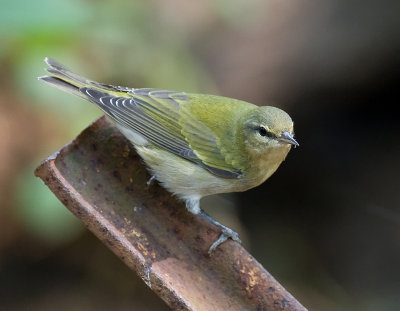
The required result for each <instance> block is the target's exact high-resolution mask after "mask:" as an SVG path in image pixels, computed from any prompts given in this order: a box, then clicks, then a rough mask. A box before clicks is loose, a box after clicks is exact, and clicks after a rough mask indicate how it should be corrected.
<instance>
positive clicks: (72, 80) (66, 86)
mask: <svg viewBox="0 0 400 311" xmlns="http://www.w3.org/2000/svg"><path fill="white" fill-rule="evenodd" d="M44 61H45V62H46V64H47V65H48V66H49V68H47V72H48V73H50V74H51V75H50V76H43V77H39V78H38V79H39V80H41V81H44V82H46V83H48V84H50V85H52V86H55V87H57V88H58V89H60V90H62V91H65V92H68V93H71V94H74V95H77V96H79V97H82V98H87V96H86V95H84V94H82V92H80V89H81V88H83V87H86V86H89V84H90V82H91V81H90V80H88V79H86V78H84V77H81V76H79V75H77V74H74V73H73V72H71V71H69V70H68V69H67V68H65V67H64V66H63V65H61V64H60V63H58V62H57V61H55V60H54V59H51V58H47V57H46V58H45V60H44Z"/></svg>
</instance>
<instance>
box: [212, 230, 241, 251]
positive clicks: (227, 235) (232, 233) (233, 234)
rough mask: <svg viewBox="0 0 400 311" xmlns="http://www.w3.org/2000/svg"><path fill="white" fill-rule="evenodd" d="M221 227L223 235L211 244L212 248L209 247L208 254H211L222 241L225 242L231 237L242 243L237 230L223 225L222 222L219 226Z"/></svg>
mask: <svg viewBox="0 0 400 311" xmlns="http://www.w3.org/2000/svg"><path fill="white" fill-rule="evenodd" d="M218 227H219V228H220V229H221V232H222V233H221V235H220V236H219V238H218V239H217V240H216V241H215V242H214V243H213V244H212V245H211V246H210V248H209V249H208V255H210V256H211V254H212V252H213V251H214V250H215V249H216V248H217V247H218V246H219V245H220V244H222V243H224V242H225V241H226V240H228V239H229V238H230V239H232V240H234V241H237V242H239V243H242V241H241V240H240V238H239V234H238V233H237V232H235V231H233V230H232V229H229V228H228V227H225V226H223V225H221V224H220V226H218Z"/></svg>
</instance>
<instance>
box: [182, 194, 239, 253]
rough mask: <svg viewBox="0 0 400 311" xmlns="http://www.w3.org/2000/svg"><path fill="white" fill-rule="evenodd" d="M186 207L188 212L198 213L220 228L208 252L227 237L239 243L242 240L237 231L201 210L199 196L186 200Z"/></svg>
mask: <svg viewBox="0 0 400 311" xmlns="http://www.w3.org/2000/svg"><path fill="white" fill-rule="evenodd" d="M186 208H187V209H188V211H189V212H191V213H193V214H195V215H200V216H201V217H203V218H204V219H205V220H207V221H208V222H210V223H212V224H214V225H215V226H217V227H218V228H219V229H220V230H221V235H220V236H219V237H218V239H217V240H216V241H215V242H214V243H213V244H212V245H211V246H210V248H209V250H208V254H209V255H211V254H212V252H213V251H214V250H215V249H216V248H217V247H218V246H219V245H220V244H222V243H224V242H225V241H226V240H227V239H229V238H231V239H232V240H234V241H237V242H239V243H241V242H242V241H241V240H240V238H239V235H238V234H237V232H235V231H233V230H232V229H230V228H228V227H226V226H224V225H222V224H220V223H219V222H218V221H216V220H214V219H213V218H212V217H211V216H210V215H208V214H207V213H205V212H204V211H203V210H201V209H200V198H196V199H190V200H186Z"/></svg>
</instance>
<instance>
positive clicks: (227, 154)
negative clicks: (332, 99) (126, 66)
mask: <svg viewBox="0 0 400 311" xmlns="http://www.w3.org/2000/svg"><path fill="white" fill-rule="evenodd" d="M45 62H46V64H47V65H48V67H47V72H48V74H49V75H46V76H42V77H39V78H38V79H39V80H41V81H44V82H46V83H48V84H50V85H52V86H54V87H56V88H59V89H61V90H63V91H66V92H68V93H72V94H74V95H77V96H79V97H81V98H83V99H85V100H88V101H89V102H91V103H94V104H95V105H97V106H98V107H99V108H100V109H101V110H102V111H103V112H104V113H105V115H106V116H107V117H108V119H110V120H111V121H112V123H113V124H114V125H115V126H116V127H117V128H118V129H119V130H120V131H121V133H122V134H123V135H124V136H125V137H126V138H127V139H128V140H129V141H130V142H131V143H132V145H133V146H134V148H135V149H136V151H137V153H138V154H139V155H140V156H141V158H142V159H143V160H144V162H145V164H146V165H147V167H148V170H149V171H150V173H151V175H152V179H153V178H155V179H157V180H158V182H159V183H160V184H161V185H162V186H163V187H164V188H166V189H167V190H168V191H169V192H171V193H172V194H174V195H175V196H176V197H178V198H179V199H180V200H183V201H184V202H185V203H186V208H187V210H188V211H189V212H191V213H193V214H195V215H201V216H202V217H203V218H205V219H206V220H207V221H209V222H211V223H213V224H214V225H216V226H217V227H218V228H219V229H220V231H221V234H220V235H219V237H218V238H217V240H216V241H215V242H213V243H212V245H211V246H210V248H209V250H208V253H209V254H210V255H211V254H212V252H213V251H214V250H215V249H216V248H217V247H218V246H219V245H220V244H222V243H223V242H225V241H226V240H227V239H229V238H230V239H232V240H235V241H237V242H239V243H240V242H241V241H240V238H239V235H238V234H237V233H236V232H235V231H233V230H232V229H230V228H228V227H226V226H224V225H222V224H221V223H219V222H217V221H216V220H214V219H213V218H212V217H210V216H209V215H208V214H206V213H205V212H204V211H203V210H202V209H201V208H200V199H201V198H202V197H205V196H208V195H213V194H218V193H230V192H242V191H246V190H248V189H251V188H254V187H256V186H258V185H260V184H262V183H263V182H264V181H265V180H266V179H268V178H269V177H270V176H271V175H272V174H273V173H274V172H275V171H276V170H277V168H278V167H279V166H280V164H281V163H282V161H284V159H285V158H286V156H287V154H288V152H289V151H290V149H291V147H292V146H294V147H296V146H299V144H298V142H297V141H296V140H295V138H294V132H293V121H292V119H291V117H290V116H289V115H288V114H287V113H286V112H285V111H283V110H281V109H279V108H276V107H273V106H257V105H254V104H251V103H248V102H245V101H242V100H237V99H233V98H228V97H223V96H217V95H206V94H192V93H186V92H177V91H168V90H163V89H156V88H129V87H123V86H114V85H109V84H103V83H98V82H95V81H92V80H89V79H87V78H84V77H82V76H79V75H77V74H75V73H73V72H72V71H70V70H69V69H67V68H66V67H65V66H64V65H62V64H60V63H59V62H57V61H55V60H53V59H51V58H45ZM152 179H151V180H152Z"/></svg>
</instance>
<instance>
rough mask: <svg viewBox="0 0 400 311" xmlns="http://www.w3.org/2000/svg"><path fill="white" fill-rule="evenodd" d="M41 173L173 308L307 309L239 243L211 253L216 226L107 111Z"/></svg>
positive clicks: (50, 186) (62, 197)
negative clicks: (155, 178) (152, 168)
mask: <svg viewBox="0 0 400 311" xmlns="http://www.w3.org/2000/svg"><path fill="white" fill-rule="evenodd" d="M35 173H36V175H37V176H39V177H40V178H42V179H43V181H44V182H45V183H46V185H47V186H48V187H49V188H50V189H51V190H52V191H53V192H54V193H55V194H56V195H57V197H58V198H59V199H60V200H61V201H62V202H63V203H64V204H65V206H66V207H67V208H68V209H69V210H70V211H71V212H72V213H74V214H75V215H76V216H77V217H78V218H79V219H81V220H82V221H83V222H84V223H85V224H86V226H87V227H88V228H89V229H90V230H91V231H92V232H93V233H94V234H95V235H96V236H97V237H98V238H99V239H100V240H102V241H103V242H104V244H106V245H107V246H108V247H109V248H110V249H111V250H112V251H113V252H114V253H115V254H116V255H117V256H119V257H120V258H121V260H123V261H124V262H125V263H126V264H127V265H128V266H129V267H130V268H131V269H132V270H134V271H136V272H137V273H138V274H139V275H140V277H141V278H142V279H143V280H144V282H145V283H146V284H147V285H148V286H149V287H150V288H151V289H152V290H153V291H154V292H155V293H157V294H158V295H159V296H160V297H161V298H162V299H164V300H165V301H166V302H167V303H168V304H169V306H170V307H171V308H172V309H174V310H207V311H209V310H224V311H226V310H241V311H242V310H274V311H275V310H290V311H294V310H297V311H300V310H302V311H304V310H306V309H305V308H304V307H303V306H302V305H301V304H300V303H299V302H297V301H296V300H295V299H294V298H293V296H291V295H290V294H289V293H288V292H287V291H286V290H285V289H284V288H283V287H282V286H281V285H280V284H279V283H278V282H277V281H276V280H275V279H274V278H273V277H272V276H271V275H270V274H269V273H268V272H267V271H266V270H265V269H264V268H263V267H262V266H261V265H260V264H259V263H258V262H257V261H256V260H255V259H254V258H253V257H252V256H251V255H250V254H249V253H248V252H247V251H246V250H245V249H244V248H243V247H242V246H241V245H239V244H238V243H236V242H233V241H228V242H226V243H223V244H222V245H221V246H219V247H218V248H217V249H216V251H215V252H214V253H213V254H212V256H211V257H210V256H208V254H207V251H208V248H209V247H210V245H211V244H212V242H213V241H215V239H216V238H217V237H218V235H219V232H218V229H217V228H216V227H214V226H213V225H211V224H209V223H207V222H205V221H204V220H203V219H202V218H201V217H200V216H194V215H192V214H190V213H189V212H187V211H186V210H185V208H184V205H183V204H182V203H181V202H178V201H176V200H175V199H174V198H173V197H172V196H171V195H170V194H169V193H168V192H166V191H165V190H164V189H163V188H161V187H160V186H158V184H157V183H156V182H153V183H152V184H151V185H150V186H148V185H147V181H148V180H149V178H150V176H149V174H148V173H147V170H146V168H145V166H144V165H143V164H142V162H141V160H140V158H139V156H138V155H137V154H136V153H135V150H134V149H133V148H132V147H131V145H130V144H129V142H128V141H127V140H126V139H125V138H124V137H123V136H122V135H121V134H120V133H119V132H118V131H117V130H116V129H115V128H114V127H112V126H111V124H110V123H109V122H108V121H107V120H106V119H105V118H104V117H102V118H100V119H99V120H97V121H96V122H94V123H93V124H92V125H91V126H89V127H88V128H87V129H86V130H84V131H83V132H82V133H81V134H80V135H79V136H78V137H77V138H76V139H75V140H74V141H73V142H72V143H70V144H68V145H66V146H65V147H64V148H62V149H61V150H60V151H59V152H57V153H56V154H54V155H53V156H51V157H49V158H48V159H47V160H45V161H44V162H43V163H42V164H41V165H40V166H39V167H38V168H37V170H36V172H35Z"/></svg>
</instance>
